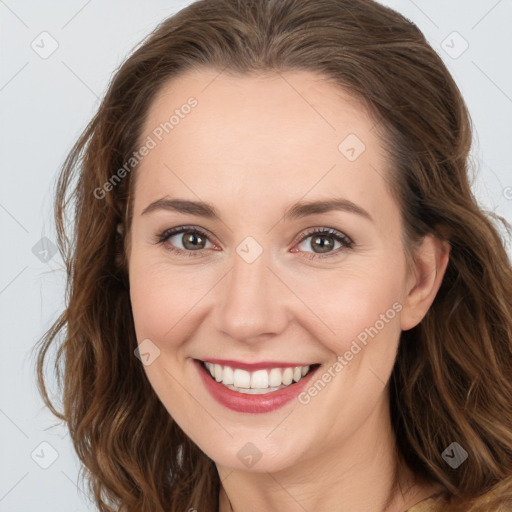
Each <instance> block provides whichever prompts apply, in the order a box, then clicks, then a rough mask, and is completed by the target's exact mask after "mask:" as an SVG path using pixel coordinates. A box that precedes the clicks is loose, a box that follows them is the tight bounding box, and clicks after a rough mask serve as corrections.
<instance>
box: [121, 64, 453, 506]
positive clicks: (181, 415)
mask: <svg viewBox="0 0 512 512" xmlns="http://www.w3.org/2000/svg"><path fill="white" fill-rule="evenodd" d="M190 96H194V97H195V98H197V100H198V105H197V106H196V107H195V108H194V109H193V110H192V111H191V113H190V114H188V115H187V116H185V117H184V118H183V119H181V120H180V123H179V124H178V125H176V126H175V127H174V128H173V130H172V131H171V132H170V133H169V134H166V135H165V137H163V139H162V141H161V142H159V143H158V144H157V146H156V147H155V148H153V149H151V151H150V152H149V154H148V155H147V156H146V157H145V158H144V159H143V160H142V162H141V164H140V166H139V168H138V169H137V173H136V184H135V192H134V194H135V195H134V208H133V221H132V225H131V230H130V233H129V246H128V261H129V278H130V293H131V301H132V307H133V314H134V321H135V328H136V333H137V339H138V340H139V343H140V342H141V341H142V340H144V339H146V338H149V339H150V340H151V341H152V343H154V344H155V345H156V346H157V347H158V348H159V350H160V355H159V357H157V358H156V359H155V360H154V362H152V364H150V365H148V366H145V371H146V374H147V377H148V379H149V381H150V383H151V385H152V386H153V388H154V390H155V392H156V393H157V395H158V396H159V398H160V399H161V401H162V403H163V404H164V406H165V407H166V408H167V410H168V411H169V414H170V415H171V416H172V417H173V418H174V419H175V420H176V421H177V422H178V424H179V425H180V426H181V428H182V429H183V430H184V431H185V432H186V433H187V435H188V436H189V437H190V438H191V439H192V440H193V441H194V442H195V443H197V445H198V446H199V447H200V448H201V449H202V450H203V451H204V452H205V453H206V454H207V455H208V456H209V457H211V458H212V459H213V460H214V461H215V463H216V465H217V468H218V471H219V473H220V475H221V478H222V487H223V488H222V491H221V494H220V498H219V507H220V508H219V510H220V511H221V512H227V511H229V510H231V508H230V504H229V502H230V503H231V507H232V508H233V510H234V511H236V512H240V511H244V512H253V511H254V512H255V511H260V510H268V511H281V512H282V511H295V510H338V511H340V512H342V511H347V512H348V511H351V512H352V511H355V510H365V511H375V512H380V511H383V510H386V511H388V512H389V511H392V512H400V511H404V510H406V509H407V508H409V507H411V506H412V505H414V504H415V503H417V502H419V501H420V500H422V499H424V498H426V497H427V496H429V495H431V494H432V493H433V492H435V491H436V490H438V489H440V486H438V485H435V484H432V483H429V482H421V481H419V480H418V479H416V478H415V477H414V475H413V474H412V473H411V472H410V471H409V470H408V469H407V468H402V469H400V471H399V481H400V484H401V491H400V490H396V489H393V486H392V484H393V469H394V467H395V464H396V463H397V459H396V455H395V451H394V450H395V439H394V436H393V432H392V429H391V423H390V417H389V410H388V405H389V395H388V385H387V383H388V379H389V376H390V374H391V371H392V367H393V363H394V360H395V357H396V351H397V347H398V341H399V336H400V332H401V330H407V329H410V328H412V327H414V326H415V325H417V324H418V323H419V322H420V321H421V319H422V318H423V317H424V315H425V313H426V312H427V311H428V309H429V307H430V305H431V304H432V302H433V300H434V298H435V295H436V293H437V291H438V289H439V286H440V284H441V281H442V277H443V275H444V272H445V269H446V265H447V263H448V258H449V248H448V247H447V246H445V245H443V244H442V243H441V242H440V241H439V240H437V239H435V238H432V237H430V236H427V237H425V239H424V240H423V243H422V244H421V245H420V247H419V248H418V250H417V253H416V258H415V263H414V265H413V266H412V267H409V266H408V265H407V261H406V257H405V254H404V248H403V246H402V241H401V229H402V222H401V217H400V211H399V208H398V205H397V204H396V202H395V201H394V200H393V198H392V196H391V195H390V193H389V191H388V189H387V185H386V182H385V180H384V179H383V176H385V173H386V172H387V165H388V161H387V155H386V151H385V148H382V147H381V145H380V141H379V139H378V138H377V135H376V133H375V132H376V130H374V128H375V123H374V121H373V120H372V118H371V117H370V116H369V115H368V113H367V112H366V111H365V109H364V108H363V106H362V105H361V104H360V103H359V102H358V101H357V100H356V99H355V98H353V97H352V96H351V95H350V94H349V93H348V92H346V91H344V90H342V89H340V88H339V87H338V86H335V85H334V84H332V83H330V82H328V81H327V80H325V79H324V78H322V77H321V76H319V75H316V74H313V73H310V72H304V71H300V72H287V73H284V74H282V75H279V74H266V75H246V76H233V75H228V74H226V73H221V74H219V71H218V70H196V71H193V72H187V74H184V75H181V76H179V77H178V78H176V79H174V80H173V81H170V82H169V83H168V84H166V86H165V87H164V88H163V89H162V90H161V91H160V93H159V94H158V96H157V98H156V99H155V101H154V102H153V103H152V105H151V108H150V110H149V113H148V117H147V119H146V122H145V125H144V130H143V133H142V137H141V140H145V139H146V137H147V136H148V135H149V136H151V134H152V132H153V130H154V129H155V127H157V126H158V125H159V124H160V123H161V122H163V121H165V120H166V119H168V118H169V113H172V112H173V111H174V110H175V109H176V108H180V106H181V105H183V104H184V103H186V101H187V99H188V98H189V97H190ZM349 134H356V135H357V137H358V138H359V139H360V140H361V141H363V142H364V144H365V146H366V149H365V150H364V152H362V153H361V154H360V156H359V157H358V158H357V159H356V160H355V161H349V160H348V159H347V158H346V157H345V156H344V155H343V154H342V153H341V152H340V151H339V149H338V145H339V144H340V142H341V141H343V140H344V139H345V137H347V136H348V135H349ZM162 197H168V198H181V199H188V200H195V201H197V200H202V201H206V202H208V203H211V204H212V205H214V207H215V209H216V210H217V211H218V212H219V214H220V216H221V219H220V220H217V219H209V218H204V217H199V216H197V215H192V214H184V213H178V212H175V211H168V210H158V211H153V212H151V213H145V214H142V212H143V210H144V209H145V208H146V207H147V206H148V205H149V204H150V203H152V202H153V201H156V200H158V199H160V198H162ZM332 197H336V198H345V199H348V200H350V201H352V202H354V203H355V204H357V205H358V206H360V207H361V208H364V209H365V210H366V211H367V212H368V213H369V214H370V216H371V218H372V220H368V219H366V218H365V217H363V216H361V215H357V214H355V213H353V212H347V211H331V212H325V213H319V214H318V213H317V214H314V215H310V216H308V217H304V218H299V219H295V220H285V219H284V218H283V216H284V212H285V210H286V208H288V207H289V206H290V205H291V204H292V203H295V202H296V201H299V200H304V201H306V200H315V199H326V198H332ZM178 226H195V227H198V228H199V229H201V230H202V231H205V232H206V234H207V235H208V241H206V242H203V245H202V246H201V247H203V248H201V249H200V251H198V250H196V251H193V250H191V249H188V252H189V253H190V252H195V253H196V254H197V253H199V252H200V253H201V254H200V255H199V256H197V257H187V254H175V253H172V252H171V251H170V250H169V249H168V247H169V246H171V245H172V244H173V243H174V246H175V247H178V248H181V249H182V251H183V252H185V251H187V249H186V248H184V246H183V245H182V242H183V233H182V234H179V235H175V236H173V237H172V238H171V239H170V240H167V242H165V243H160V244H159V243H156V240H157V238H158V235H159V234H160V233H162V232H163V231H165V230H166V229H169V228H173V227H178ZM324 227H326V228H332V229H335V230H337V231H339V232H341V233H344V234H345V235H347V236H348V237H350V238H351V239H352V241H353V242H354V245H353V247H352V248H350V249H346V248H345V249H344V248H343V247H342V248H341V249H339V248H340V244H339V243H336V245H335V246H334V248H333V249H331V252H330V253H329V254H332V255H331V256H329V257H327V258H325V259H321V258H317V259H309V258H308V256H313V257H314V256H315V255H316V256H318V255H320V256H321V255H322V254H324V253H321V252H320V253H319V252H318V247H316V246H312V245H311V241H312V238H314V237H311V236H310V237H309V238H307V239H306V240H305V241H304V242H300V238H301V235H302V234H304V233H306V232H307V231H309V229H308V228H324ZM248 236H251V237H253V238H254V239H255V240H256V241H257V243H258V244H259V245H260V246H261V248H262V250H263V252H262V254H261V255H260V256H259V257H258V258H257V259H256V260H255V261H254V262H252V263H248V262H247V261H245V260H244V259H243V258H242V257H240V256H239V254H238V253H237V251H236V248H237V246H238V245H239V244H240V243H241V242H242V241H243V240H244V239H245V238H246V237H248ZM324 236H325V235H324ZM324 240H325V241H327V242H329V241H331V242H332V239H329V236H327V238H326V239H324ZM334 253H336V254H334ZM394 303H399V304H400V305H401V311H400V312H399V313H397V314H396V316H395V317H394V318H393V319H392V320H389V321H388V322H387V323H386V324H385V326H384V328H382V329H381V330H380V331H379V333H378V335H376V336H375V337H374V338H373V339H370V341H369V342H368V344H367V345H366V346H365V347H364V348H363V349H362V350H361V351H360V352H359V353H358V354H357V355H355V356H354V358H353V359H352V360H351V361H350V363H349V364H348V365H347V366H346V367H345V368H344V369H343V371H341V372H339V374H337V376H336V377H335V378H333V379H332V380H331V382H329V383H328V385H326V386H325V388H324V389H323V390H322V391H321V392H320V393H318V395H317V396H315V397H314V398H312V399H311V401H310V403H308V404H307V405H302V404H300V403H298V402H297V401H296V400H293V401H292V402H291V403H289V404H287V405H285V406H284V407H283V408H281V409H279V410H277V411H274V412H269V413H264V414H256V415H255V414H241V413H239V412H234V411H231V410H229V409H226V408H225V407H223V406H222V405H220V404H218V403H217V402H215V401H214V400H213V399H212V398H211V396H210V395H209V393H208V392H207V390H206V389H205V388H204V385H203V383H202V382H201V380H200V379H199V376H198V373H197V371H196V368H195V367H194V366H193V364H192V361H193V359H194V358H195V359H201V360H203V359H207V358H213V357H218V358H221V359H233V360H239V361H246V362H257V361H269V360H270V361H297V362H301V363H302V364H304V365H306V364H309V363H320V364H322V365H323V368H320V370H319V375H321V374H322V373H323V372H324V371H325V369H327V368H328V367H329V366H330V365H332V363H333V362H334V361H335V360H336V357H337V355H339V354H344V353H345V352H346V351H347V350H349V348H350V345H351V343H352V341H353V340H354V339H356V337H357V335H358V334H360V333H361V332H363V331H364V329H365V328H367V327H369V326H372V325H374V324H375V322H376V321H377V320H378V319H379V318H380V315H381V314H383V313H385V312H386V311H387V310H388V309H390V308H391V307H392V305H393V304H394ZM247 442H251V443H253V444H254V445H255V446H256V447H257V449H258V450H259V452H260V453H261V459H260V460H259V461H258V462H257V463H256V464H254V466H253V467H251V468H247V467H246V466H245V465H244V464H243V463H242V461H241V460H240V459H239V458H238V457H237V453H238V451H239V450H240V449H241V448H242V447H243V446H244V445H245V444H246V443H247ZM312 475H313V476H314V477H313V478H312ZM228 497H229V501H228Z"/></svg>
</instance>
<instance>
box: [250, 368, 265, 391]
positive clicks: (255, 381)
mask: <svg viewBox="0 0 512 512" xmlns="http://www.w3.org/2000/svg"><path fill="white" fill-rule="evenodd" d="M251 388H253V389H255V388H257V389H265V388H268V373H267V370H258V371H256V372H254V373H253V374H252V375H251Z"/></svg>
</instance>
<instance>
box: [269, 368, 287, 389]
mask: <svg viewBox="0 0 512 512" xmlns="http://www.w3.org/2000/svg"><path fill="white" fill-rule="evenodd" d="M282 377H283V374H282V372H281V370H280V369H279V368H272V369H271V370H270V373H269V374H268V384H269V386H271V387H273V388H276V387H277V386H280V385H281V384H282V383H283V381H282Z"/></svg>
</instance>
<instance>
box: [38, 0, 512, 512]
mask: <svg viewBox="0 0 512 512" xmlns="http://www.w3.org/2000/svg"><path fill="white" fill-rule="evenodd" d="M470 143H471V125H470V119H469V116H468V112H467V110H466V107H465V104H464V101H463V99H462V97H461V95H460V92H459V90H458V89H457V86H456V85H455V83H454V81H453V79H452V78H451V76H450V74H449V73H448V71H447V69H446V68H445V66H444V65H443V63H442V61H441V60H440V58H439V57H438V55H437V54H436V52H435V51H434V50H433V49H432V48H431V47H430V46H429V45H428V44H427V42H426V41H425V39H424V37H423V35H422V34H421V32H420V31H419V30H418V29H417V27H416V26H415V25H414V24H412V23H411V22H409V21H408V20H406V19H405V18H404V17H402V16H401V15H399V14H397V13H396V12H394V11H392V10H391V9H388V8H386V7H383V6H381V5H379V4H377V3H375V2H373V1H369V0H356V1H354V0H351V1H348V0H319V1H315V2H311V1H307V0H280V1H277V0H275V1H274V0H256V1H252V2H245V1H240V0H203V1H199V2H196V3H194V4H192V5H191V6H189V7H187V8H186V9H184V10H182V11H181V12H180V13H178V14H177V15H175V16H173V17H171V18H169V19H168V20H166V21H164V22H163V23H162V24H161V25H160V26H159V27H158V28H157V29H156V30H155V32H153V33H152V34H151V35H150V37H149V38H148V39H147V40H146V41H144V43H143V44H142V45H141V46H140V47H139V48H138V49H137V51H136V52H135V53H134V54H133V55H132V56H131V57H130V58H129V59H128V60H127V61H126V62H125V63H124V64H123V65H122V66H121V68H120V69H119V71H118V72H117V74H116V76H115V77H114V79H113V81H112V84H111V85H110V88H109V90H108V92H107V94H106V97H105V99H104V100H103V103H102V104H101V106H100V108H99V110H98V112H97V114H96V116H95V117H94V119H93V120H92V121H91V123H90V125H89V126H88V127H87V129H86V130H85V132H84V133H83V135H82V136H81V138H80V139H79V141H78V142H77V143H76V145H75V147H74V148H73V150H72V152H71V153H70V155H69V157H68V159H67V161H66V162H65V165H64V168H63V171H62V175H61V177H60V180H59V185H58V189H57V198H56V220H57V226H58V229H59V235H60V245H61V250H62V252H63V255H64V257H65V259H66V261H67V264H68V267H67V268H68V276H69V280H68V285H69V290H68V292H69V297H68V304H67V308H66V310H65V311H64V313H63V314H62V316H61V318H60V319H59V321H58V322H57V323H56V324H55V325H54V326H53V328H52V329H51V330H50V331H49V332H48V333H47V335H46V336H45V338H44V339H43V343H42V345H41V348H40V354H39V368H38V371H39V383H40V386H41V390H42V392H43V395H44V397H45V400H46V402H47V404H48V405H49V406H50V407H52V405H51V403H50V401H49V399H48V396H47V395H46V391H45V387H44V378H43V365H44V360H45V354H46V352H47V350H48V348H49V346H51V345H52V344H53V343H56V342H57V338H58V334H59V333H60V332H61V331H63V332H64V333H65V334H64V342H63V345H62V348H61V352H60V354H61V355H63V356H64V362H65V367H64V370H63V384H64V387H63V406H64V409H63V411H62V412H58V411H57V410H56V409H54V408H53V407H52V410H53V411H54V413H55V414H57V415H58V416H59V417H60V418H62V419H63V420H65V421H66V422H67V424H68V426H69V428H70V432H71V436H72V439H73V442H74V445H75V448H76V451H77V453H78V455H79V457H80V459H81V460H82V462H83V464H84V468H85V470H86V475H87V477H88V479H89V482H90V485H91V490H92V492H93V493H94V497H95V500H96V503H97V506H98V508H99V510H102V511H113V510H123V511H134V512H135V511H138V512H139V511H166V512H169V511H172V512H174V511H184V510H197V511H199V512H203V511H220V512H229V511H234V512H239V511H244V512H247V511H249V512H252V511H259V510H286V511H292V510H326V511H333V512H334V511H354V510H364V511H375V512H382V511H386V512H404V511H409V512H424V511H436V512H437V511H450V512H454V511H458V510H461V511H465V512H468V511H471V512H477V511H478V512H483V511H486V512H487V511H491V510H492V511H505V510H511V509H512V505H511V501H510V500H511V498H512V403H511V402H512V401H511V400H510V397H511V396H512V381H511V376H512V350H511V349H512V314H511V309H512V308H511V306H512V300H511V296H512V295H511V292H512V272H511V265H510V261H509V260H508V257H507V254H506V251H505V249H504V242H503V241H502V240H501V239H500V236H499V234H498V231H497V228H496V226H495V225H494V223H493V221H494V220H495V219H492V218H491V215H490V214H486V213H484V212H483V211H482V210H481V209H480V208H479V206H478V205H477V203H476V201H475V199H474V197H473V195H472V193H471V189H470V186H469V183H468V179H467V163H468V153H469V149H470ZM74 180H76V183H75V182H74ZM73 201H74V202H75V206H74V207H75V210H74V211H75V214H76V219H75V222H76V225H75V230H74V232H73V235H72V236H71V237H69V236H68V235H67V234H66V232H65V225H64V223H65V221H64V216H65V213H66V209H67V207H68V205H69V204H70V203H71V204H72V202H73ZM494 217H495V218H496V220H498V219H499V218H498V217H496V216H494ZM501 220H503V219H501Z"/></svg>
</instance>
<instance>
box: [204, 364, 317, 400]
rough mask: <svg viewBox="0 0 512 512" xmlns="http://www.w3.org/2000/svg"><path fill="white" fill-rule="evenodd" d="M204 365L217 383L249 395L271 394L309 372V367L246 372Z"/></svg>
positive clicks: (220, 366) (216, 365) (238, 369)
mask: <svg viewBox="0 0 512 512" xmlns="http://www.w3.org/2000/svg"><path fill="white" fill-rule="evenodd" d="M204 364H205V366H206V368H207V370H208V371H209V372H210V375H211V376H212V377H213V378H214V379H215V380H216V381H217V382H220V383H221V384H223V385H224V386H226V387H228V388H229V389H232V390H233V391H238V392H239V393H246V394H251V395H255V394H264V393H271V392H272V391H277V390H278V389H282V388H284V387H286V386H289V385H290V384H292V383H293V382H299V380H301V379H302V378H303V377H304V376H305V375H307V373H308V372H309V370H310V366H295V367H287V368H271V369H269V370H256V371H254V372H248V371H246V370H242V369H240V368H232V367H230V366H222V365H220V364H214V363H209V362H205V363H204Z"/></svg>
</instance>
